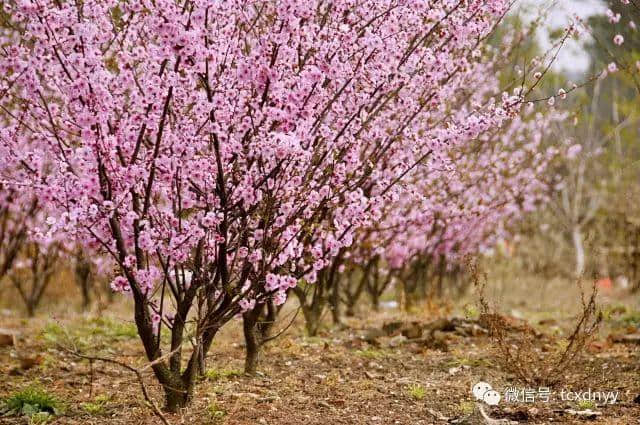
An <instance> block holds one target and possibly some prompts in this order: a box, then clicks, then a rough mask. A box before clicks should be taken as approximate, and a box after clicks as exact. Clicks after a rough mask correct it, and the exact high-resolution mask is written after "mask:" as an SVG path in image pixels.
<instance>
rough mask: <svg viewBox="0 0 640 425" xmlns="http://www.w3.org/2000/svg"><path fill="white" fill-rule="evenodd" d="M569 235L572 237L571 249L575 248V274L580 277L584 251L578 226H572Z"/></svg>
mask: <svg viewBox="0 0 640 425" xmlns="http://www.w3.org/2000/svg"><path fill="white" fill-rule="evenodd" d="M571 237H572V239H573V249H574V250H575V256H576V265H575V266H576V268H575V274H576V276H578V277H580V276H582V275H583V273H584V269H585V253H584V242H583V238H582V231H581V230H580V227H579V226H575V227H574V228H573V231H572V233H571Z"/></svg>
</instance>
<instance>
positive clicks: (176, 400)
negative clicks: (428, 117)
mask: <svg viewBox="0 0 640 425" xmlns="http://www.w3.org/2000/svg"><path fill="white" fill-rule="evenodd" d="M163 386H164V394H165V410H166V411H167V412H169V413H177V412H178V410H179V409H183V408H185V407H187V406H188V405H189V403H190V402H191V399H192V398H193V384H191V385H185V384H184V383H183V382H178V381H176V382H175V383H174V385H171V384H165V385H163Z"/></svg>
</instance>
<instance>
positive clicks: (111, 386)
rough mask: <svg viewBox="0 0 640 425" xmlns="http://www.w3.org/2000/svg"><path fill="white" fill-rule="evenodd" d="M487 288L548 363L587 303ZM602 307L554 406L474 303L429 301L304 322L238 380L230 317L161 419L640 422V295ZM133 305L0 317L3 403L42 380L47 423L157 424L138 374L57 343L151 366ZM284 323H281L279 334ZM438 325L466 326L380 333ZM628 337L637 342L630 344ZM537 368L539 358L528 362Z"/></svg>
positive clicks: (554, 289) (555, 392) (545, 292)
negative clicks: (490, 396)
mask: <svg viewBox="0 0 640 425" xmlns="http://www.w3.org/2000/svg"><path fill="white" fill-rule="evenodd" d="M519 286H520V287H523V288H526V287H528V285H526V284H525V283H523V284H522V285H519ZM491 291H492V292H491V294H490V295H491V296H492V297H494V299H495V300H497V301H496V302H499V303H500V305H501V308H502V311H503V312H504V315H505V316H506V317H509V318H510V319H511V320H515V321H518V322H520V323H524V322H523V320H526V321H527V323H529V324H530V325H531V326H533V327H534V328H535V329H536V333H537V334H538V336H537V337H536V338H535V341H534V345H535V346H536V348H535V351H534V353H538V354H540V356H542V357H544V352H546V351H553V350H554V349H555V348H554V347H556V346H561V345H562V341H563V338H562V336H563V335H566V334H567V333H568V332H570V329H571V326H572V323H573V321H574V320H575V318H576V316H575V314H576V311H577V310H576V309H577V307H578V306H579V302H576V293H575V292H572V291H571V290H567V289H566V282H564V283H562V282H556V283H553V282H552V283H549V284H546V286H545V287H544V288H540V287H537V288H536V289H535V290H523V291H521V292H520V293H519V294H518V293H514V292H513V291H508V292H505V291H504V288H503V287H501V286H500V284H497V285H496V286H494V287H493V288H492V290H491ZM506 293H508V297H506V295H505V294H506ZM553 294H555V295H553ZM599 300H600V303H601V305H600V308H601V309H602V311H603V319H604V321H603V324H602V326H601V328H600V330H599V332H598V334H597V335H596V336H595V338H594V339H593V340H592V341H590V342H589V344H588V345H587V347H586V350H585V351H584V352H582V353H581V354H580V356H579V357H578V358H576V359H574V360H573V361H572V363H571V365H569V366H567V367H566V368H564V369H563V370H562V373H561V379H560V381H559V383H558V384H557V385H555V386H553V387H551V388H549V393H548V398H549V399H548V401H546V395H545V394H546V393H545V391H546V390H545V389H544V388H542V389H541V388H539V387H535V388H533V387H532V386H531V385H527V384H526V383H523V382H522V381H521V379H520V378H519V377H518V376H517V374H514V372H513V371H511V370H510V369H509V367H508V365H506V364H505V361H504V360H501V357H500V355H499V351H498V350H497V348H496V343H495V341H494V340H493V339H492V338H490V337H488V336H487V335H486V333H485V332H484V329H483V328H482V326H480V323H481V322H479V321H477V320H476V318H475V317H474V316H477V311H476V310H475V307H474V304H473V296H472V295H468V296H466V297H463V298H461V299H460V300H459V302H457V303H456V304H455V305H447V306H446V307H443V306H442V304H439V303H434V302H432V303H429V304H424V305H421V306H419V308H418V309H416V312H414V313H412V314H408V313H405V312H401V311H398V310H395V309H391V310H384V311H382V312H378V313H374V312H371V311H361V312H359V314H358V316H357V317H355V318H350V319H348V320H346V321H345V327H343V328H337V327H331V326H327V328H326V329H324V330H323V331H322V332H321V334H320V335H319V336H317V337H313V338H311V337H307V336H305V334H304V331H303V326H302V322H301V321H300V317H298V318H297V319H296V322H295V324H294V326H292V327H291V328H290V329H289V330H288V331H287V332H286V334H285V335H283V336H282V337H280V338H279V339H277V340H276V341H274V342H272V343H271V344H270V345H268V346H267V348H266V352H265V354H264V357H263V359H262V363H261V367H260V374H259V376H256V377H248V376H244V375H242V373H241V371H242V366H243V347H242V344H241V341H242V338H241V334H240V327H239V323H232V324H231V325H230V326H228V327H227V328H225V329H224V330H223V332H222V333H221V335H220V336H219V338H218V339H217V340H216V342H215V346H214V347H213V348H212V350H211V352H210V355H209V357H208V360H207V364H208V367H209V370H208V372H207V377H206V378H205V379H203V380H202V381H201V382H199V384H198V385H197V388H196V395H195V401H194V403H193V405H192V406H191V407H189V408H188V409H185V410H184V411H183V412H182V413H181V414H179V415H169V414H166V419H167V420H168V421H169V422H170V423H171V424H229V425H236V424H237V425H240V424H242V425H245V424H247V425H248V424H283V425H287V424H296V425H299V424H323V425H324V424H416V425H417V424H447V423H468V424H475V423H478V424H483V423H508V421H512V422H513V423H526V424H571V423H576V424H578V423H580V424H582V423H593V424H625V425H626V424H634V423H640V397H639V396H640V380H639V379H638V378H639V376H640V358H639V357H640V351H639V350H638V348H639V347H640V345H638V344H637V341H634V339H633V335H634V334H636V333H637V329H638V326H639V325H640V311H639V310H640V309H638V305H637V295H636V296H631V295H629V294H627V293H625V292H615V291H613V292H609V293H605V294H603V295H601V296H600V298H599ZM128 308H130V306H129V305H128V303H127V302H126V301H122V300H120V301H116V304H115V306H114V307H112V308H109V310H108V311H109V313H108V314H107V313H100V314H98V313H95V312H94V313H92V314H79V313H74V312H72V311H70V310H73V309H71V308H69V306H65V305H57V306H55V307H50V308H47V309H46V311H43V312H42V313H41V314H40V315H39V316H38V317H37V318H35V319H31V320H25V319H22V318H20V317H19V316H20V314H19V313H18V312H16V311H15V310H3V311H2V312H1V316H0V328H4V329H10V330H14V331H16V332H19V334H20V335H19V336H18V337H16V339H15V342H16V343H15V344H13V343H11V344H8V345H4V346H2V347H0V375H1V376H2V378H3V379H1V380H0V400H2V399H6V398H8V397H11V396H12V395H14V394H16V392H18V391H20V390H21V389H24V388H25V387H28V386H29V385H34V384H35V385H38V386H39V387H40V388H43V389H44V390H46V391H47V392H48V393H49V394H51V395H53V396H54V397H55V398H57V399H58V400H59V401H60V404H61V406H62V409H61V410H62V412H61V414H60V415H59V416H56V417H55V418H54V419H53V420H51V421H50V422H49V423H56V424H114V425H119V424H156V423H160V421H159V419H158V418H157V417H155V416H154V415H153V413H152V411H151V410H150V408H149V406H148V405H147V404H146V402H145V401H144V398H143V397H142V394H141V391H140V386H139V383H138V381H137V380H136V377H135V375H134V374H132V373H131V372H129V371H127V370H125V369H123V368H122V367H120V366H117V365H112V364H105V363H102V362H92V363H90V362H89V361H87V360H82V359H79V358H77V357H75V356H73V355H71V354H69V353H68V352H66V351H64V350H63V349H61V348H60V347H61V346H70V345H71V344H73V346H74V348H75V349H77V350H78V351H81V352H83V353H86V354H90V355H100V356H103V357H111V358H114V359H117V360H119V361H123V362H126V363H127V364H130V365H132V366H134V367H143V366H144V365H145V360H144V357H143V353H142V349H141V345H140V343H139V341H138V339H137V336H136V334H135V328H134V327H133V324H132V323H131V322H130V319H127V317H128V314H127V310H128ZM289 311H290V312H291V313H292V312H293V311H294V307H293V306H292V307H291V308H290V309H289ZM291 313H289V314H291ZM298 316H301V315H298ZM289 317H290V316H288V315H285V317H284V318H283V323H282V324H281V326H284V325H285V324H286V323H285V322H286V321H287V318H289ZM442 318H446V319H447V321H449V319H451V318H458V319H456V320H458V321H459V322H460V323H464V324H465V326H466V328H464V329H462V328H458V329H449V330H446V329H445V330H438V331H436V333H435V334H434V333H433V332H432V333H431V334H430V338H431V339H429V338H426V339H425V338H422V339H407V338H405V337H404V336H401V335H402V333H401V332H400V331H396V332H395V333H394V332H393V331H392V332H386V333H385V332H380V330H382V329H383V328H385V326H384V325H385V324H387V327H388V325H389V324H391V323H393V322H399V323H401V326H405V327H406V326H409V327H411V326H414V325H416V324H418V326H419V327H426V328H428V326H429V324H432V323H434V322H435V321H437V320H438V319H442ZM445 323H446V322H445ZM514 332H515V333H516V335H514V340H513V343H514V344H517V343H518V342H517V341H518V336H517V331H514ZM433 335H435V339H434V338H433ZM625 335H630V336H629V337H628V338H626V339H625V338H624V336H625ZM409 336H411V335H409ZM427 339H428V341H427ZM434 341H435V343H434ZM545 347H546V348H545ZM536 361H537V360H536V359H531V362H534V363H533V364H534V366H535V362H536ZM541 370H542V366H541ZM143 375H144V379H145V382H146V386H147V388H148V389H149V391H150V393H151V396H152V398H153V399H154V400H155V402H156V403H157V404H158V405H161V404H162V394H161V391H160V389H159V388H158V387H157V386H156V385H155V384H154V379H153V376H151V374H150V373H149V372H148V370H147V371H145V372H144V374H143ZM479 381H484V382H487V383H490V384H491V385H492V386H493V388H494V389H495V390H496V391H498V392H499V393H500V394H501V395H502V397H503V398H502V400H501V401H500V403H499V404H498V405H497V406H493V407H490V406H487V405H485V404H483V403H476V402H475V400H474V397H473V394H472V392H471V389H472V387H473V386H474V384H476V383H478V382H479ZM528 387H531V388H528ZM510 388H512V389H515V390H516V391H520V390H526V391H525V392H524V393H523V394H522V399H519V400H517V401H514V400H506V399H505V398H504V397H505V394H506V392H508V390H509V389H510ZM589 389H590V390H591V393H592V395H593V393H595V392H596V391H597V392H607V393H608V392H615V393H616V395H617V398H616V401H615V403H613V404H611V403H607V404H604V403H602V400H600V401H598V400H596V401H595V402H593V401H589V400H591V399H589V400H581V401H576V400H569V399H568V398H575V396H574V395H573V393H575V392H584V391H587V390H589ZM568 391H571V392H572V393H571V394H570V393H568ZM612 394H613V393H612ZM525 395H526V397H525ZM532 396H533V397H534V400H531V399H530V397H532ZM563 398H564V399H563ZM480 407H482V409H483V411H484V413H486V415H487V416H488V417H490V418H492V419H494V420H498V419H502V420H503V421H502V422H490V420H489V421H488V420H486V419H483V418H482V416H481V415H482V413H480V411H479V409H480ZM585 412H586V413H585ZM32 422H33V421H32ZM21 423H22V424H26V423H29V421H28V419H26V418H25V417H18V416H5V417H1V416H0V424H21Z"/></svg>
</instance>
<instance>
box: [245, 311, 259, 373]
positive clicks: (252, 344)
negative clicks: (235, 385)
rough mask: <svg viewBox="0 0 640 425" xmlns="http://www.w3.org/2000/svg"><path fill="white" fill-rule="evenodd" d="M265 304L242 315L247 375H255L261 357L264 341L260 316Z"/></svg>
mask: <svg viewBox="0 0 640 425" xmlns="http://www.w3.org/2000/svg"><path fill="white" fill-rule="evenodd" d="M262 308H263V305H261V306H256V308H255V309H254V310H252V311H248V312H246V313H245V314H243V315H242V330H243V332H244V341H245V345H246V353H245V359H244V373H246V374H247V375H251V376H253V375H255V374H256V371H257V367H258V360H259V358H260V348H261V345H262V344H261V343H262V341H261V340H260V339H261V338H260V336H259V335H258V318H259V316H260V313H261V311H262Z"/></svg>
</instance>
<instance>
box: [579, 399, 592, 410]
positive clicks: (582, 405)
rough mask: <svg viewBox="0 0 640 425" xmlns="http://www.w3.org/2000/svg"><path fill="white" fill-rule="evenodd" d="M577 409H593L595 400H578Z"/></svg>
mask: <svg viewBox="0 0 640 425" xmlns="http://www.w3.org/2000/svg"><path fill="white" fill-rule="evenodd" d="M577 405H578V409H580V410H588V409H595V408H596V403H595V401H592V400H580V401H579V402H578V403H577Z"/></svg>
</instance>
